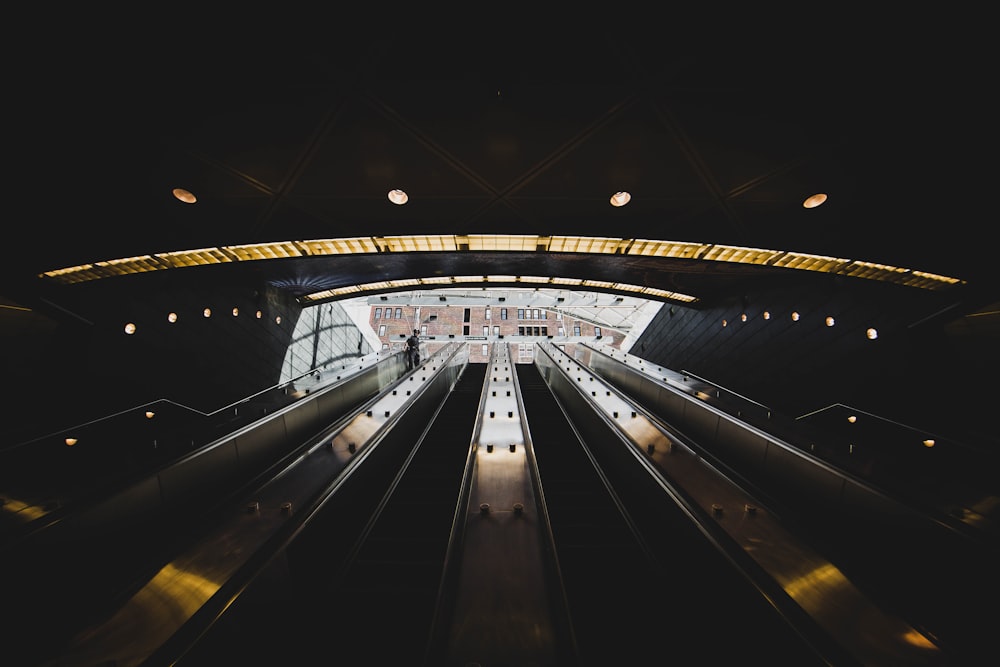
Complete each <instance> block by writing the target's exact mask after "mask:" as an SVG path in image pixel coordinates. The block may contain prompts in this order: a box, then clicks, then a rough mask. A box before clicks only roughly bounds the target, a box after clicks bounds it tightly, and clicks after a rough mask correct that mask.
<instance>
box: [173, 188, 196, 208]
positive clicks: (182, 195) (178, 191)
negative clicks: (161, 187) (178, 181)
mask: <svg viewBox="0 0 1000 667" xmlns="http://www.w3.org/2000/svg"><path fill="white" fill-rule="evenodd" d="M174 197H176V198H177V199H178V200H180V201H182V202H184V203H185V204H193V203H195V202H196V201H198V198H197V197H195V196H194V195H193V194H191V193H190V192H188V191H187V190H185V189H184V188H174Z"/></svg>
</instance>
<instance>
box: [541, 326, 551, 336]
mask: <svg viewBox="0 0 1000 667" xmlns="http://www.w3.org/2000/svg"><path fill="white" fill-rule="evenodd" d="M542 335H543V336H548V335H549V328H548V327H542Z"/></svg>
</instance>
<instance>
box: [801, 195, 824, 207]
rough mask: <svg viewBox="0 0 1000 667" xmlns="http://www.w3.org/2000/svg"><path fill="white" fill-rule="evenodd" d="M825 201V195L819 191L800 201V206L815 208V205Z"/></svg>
mask: <svg viewBox="0 0 1000 667" xmlns="http://www.w3.org/2000/svg"><path fill="white" fill-rule="evenodd" d="M825 201H826V195H825V194H823V193H822V192H820V193H818V194H815V195H813V196H812V197H809V198H808V199H806V200H805V201H804V202H802V206H803V207H805V208H816V207H817V206H820V205H822V204H823V202H825Z"/></svg>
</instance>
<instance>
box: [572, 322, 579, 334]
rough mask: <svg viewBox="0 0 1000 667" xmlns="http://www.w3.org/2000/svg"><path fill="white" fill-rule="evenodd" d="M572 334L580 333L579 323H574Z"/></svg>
mask: <svg viewBox="0 0 1000 667" xmlns="http://www.w3.org/2000/svg"><path fill="white" fill-rule="evenodd" d="M573 335H574V336H579V335H580V325H579V324H577V325H575V326H574V327H573Z"/></svg>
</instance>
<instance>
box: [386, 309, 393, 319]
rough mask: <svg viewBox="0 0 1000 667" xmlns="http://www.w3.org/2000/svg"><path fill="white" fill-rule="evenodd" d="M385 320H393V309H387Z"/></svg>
mask: <svg viewBox="0 0 1000 667" xmlns="http://www.w3.org/2000/svg"><path fill="white" fill-rule="evenodd" d="M385 319H387V320H391V319H392V308H386V309H385Z"/></svg>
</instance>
